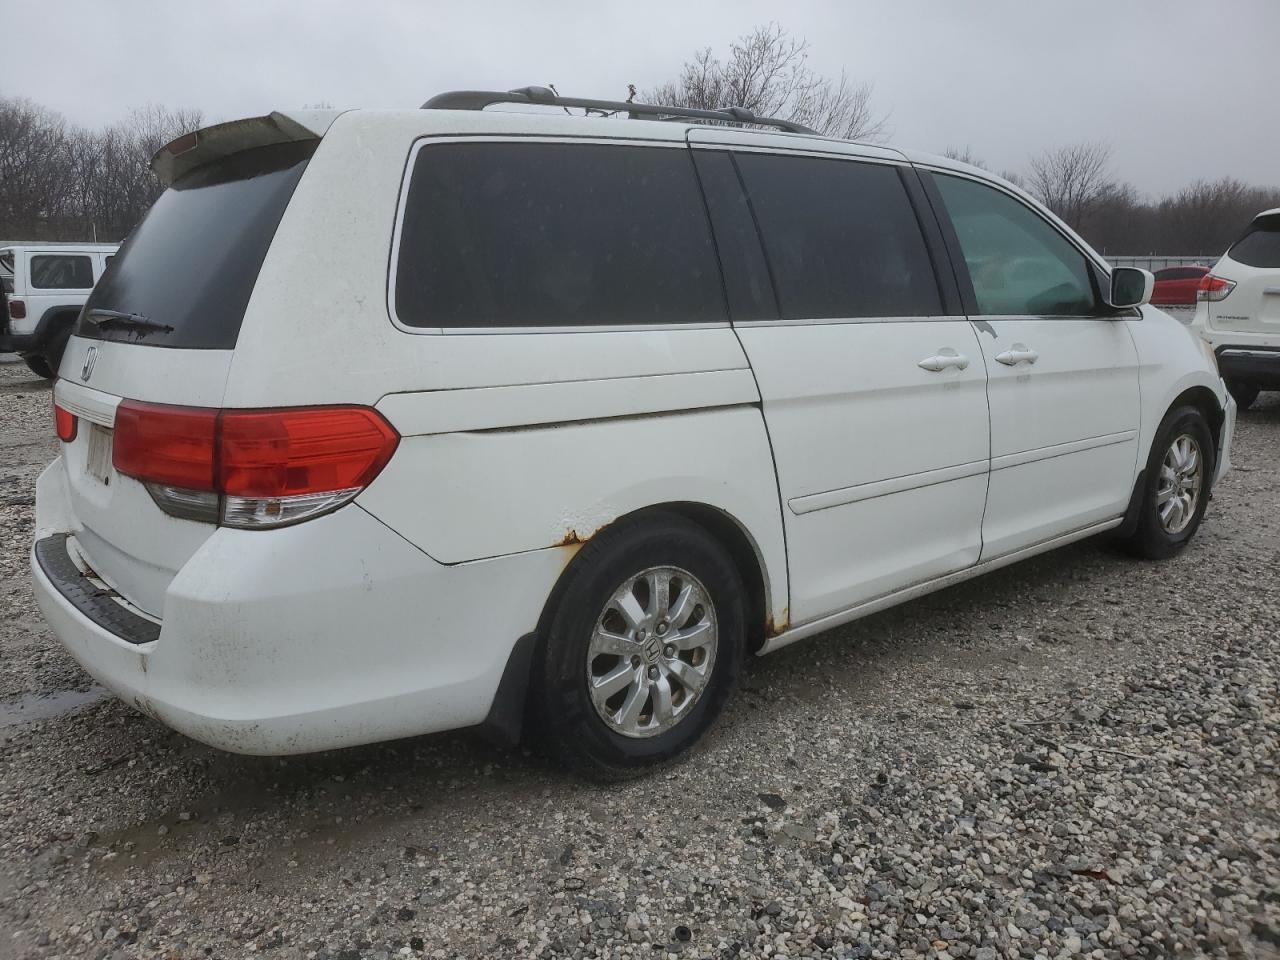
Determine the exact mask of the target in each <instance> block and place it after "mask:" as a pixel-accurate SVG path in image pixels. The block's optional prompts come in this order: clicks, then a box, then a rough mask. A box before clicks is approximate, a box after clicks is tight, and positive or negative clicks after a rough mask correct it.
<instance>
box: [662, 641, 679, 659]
mask: <svg viewBox="0 0 1280 960" xmlns="http://www.w3.org/2000/svg"><path fill="white" fill-rule="evenodd" d="M662 652H663V653H665V654H666V655H667V656H668V657H674V656H675V655H676V648H675V645H674V644H670V643H668V644H667V646H666V649H664V650H663V651H662Z"/></svg>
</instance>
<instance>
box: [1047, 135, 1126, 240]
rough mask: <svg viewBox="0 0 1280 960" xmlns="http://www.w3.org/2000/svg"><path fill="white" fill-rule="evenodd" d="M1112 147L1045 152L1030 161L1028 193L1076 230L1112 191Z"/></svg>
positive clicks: (1080, 146) (1084, 145) (1100, 145)
mask: <svg viewBox="0 0 1280 960" xmlns="http://www.w3.org/2000/svg"><path fill="white" fill-rule="evenodd" d="M1110 164H1111V147H1110V145H1108V144H1106V143H1103V142H1101V141H1099V142H1094V143H1076V144H1071V145H1069V146H1065V147H1058V148H1056V149H1053V150H1046V151H1045V152H1044V153H1041V154H1039V155H1037V156H1034V157H1032V158H1031V176H1030V185H1031V192H1032V193H1034V194H1035V195H1036V196H1037V197H1039V198H1040V202H1041V203H1043V204H1044V205H1045V206H1046V207H1048V208H1049V209H1050V210H1052V211H1053V212H1054V213H1056V214H1057V215H1058V216H1060V217H1061V218H1062V219H1063V220H1065V221H1066V222H1067V223H1068V224H1069V225H1070V226H1071V227H1073V228H1075V229H1077V230H1079V229H1080V228H1081V227H1082V226H1083V224H1084V221H1085V219H1086V218H1087V217H1088V215H1089V214H1090V213H1091V212H1092V211H1093V209H1094V207H1095V206H1096V205H1097V204H1098V203H1099V201H1100V200H1101V199H1102V198H1103V197H1104V196H1105V195H1106V193H1107V191H1108V190H1109V189H1110V188H1111V175H1110Z"/></svg>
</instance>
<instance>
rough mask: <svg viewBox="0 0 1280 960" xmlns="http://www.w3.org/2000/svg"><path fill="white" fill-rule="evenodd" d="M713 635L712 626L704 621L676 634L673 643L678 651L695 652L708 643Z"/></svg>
mask: <svg viewBox="0 0 1280 960" xmlns="http://www.w3.org/2000/svg"><path fill="white" fill-rule="evenodd" d="M711 633H712V627H711V624H710V623H708V622H707V621H705V620H704V621H702V622H700V623H695V624H694V625H693V626H692V627H689V628H687V629H685V630H681V631H680V632H679V633H678V634H676V637H675V639H674V640H672V643H674V644H675V647H676V649H677V650H681V651H684V650H695V649H697V648H698V647H701V646H703V645H704V644H705V643H706V642H707V638H708V637H709V636H710V635H711Z"/></svg>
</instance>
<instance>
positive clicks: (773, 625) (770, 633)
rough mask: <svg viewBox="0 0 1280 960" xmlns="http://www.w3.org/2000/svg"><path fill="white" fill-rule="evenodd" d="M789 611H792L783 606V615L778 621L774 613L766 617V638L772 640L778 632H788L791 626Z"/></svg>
mask: <svg viewBox="0 0 1280 960" xmlns="http://www.w3.org/2000/svg"><path fill="white" fill-rule="evenodd" d="M789 613H790V611H789V610H788V609H787V608H786V607H783V608H782V616H780V617H779V618H778V620H777V622H775V621H774V619H773V616H772V615H770V616H767V617H765V618H764V638H765V639H766V640H772V639H773V638H774V637H776V636H778V634H780V633H786V632H787V628H788V627H790V626H791V620H790V617H789Z"/></svg>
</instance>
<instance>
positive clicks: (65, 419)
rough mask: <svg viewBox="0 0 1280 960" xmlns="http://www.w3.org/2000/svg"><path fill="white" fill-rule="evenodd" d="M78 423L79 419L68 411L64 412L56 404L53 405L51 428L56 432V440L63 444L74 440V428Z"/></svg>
mask: <svg viewBox="0 0 1280 960" xmlns="http://www.w3.org/2000/svg"><path fill="white" fill-rule="evenodd" d="M79 423H80V419H79V417H77V416H76V415H75V414H74V413H72V412H71V411H70V410H64V409H63V408H62V407H60V406H58V405H57V404H56V403H55V404H54V405H53V428H54V429H55V430H56V431H57V432H58V439H59V440H61V441H62V442H63V443H70V442H71V441H72V440H74V439H75V438H76V428H77V426H78V425H79Z"/></svg>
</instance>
